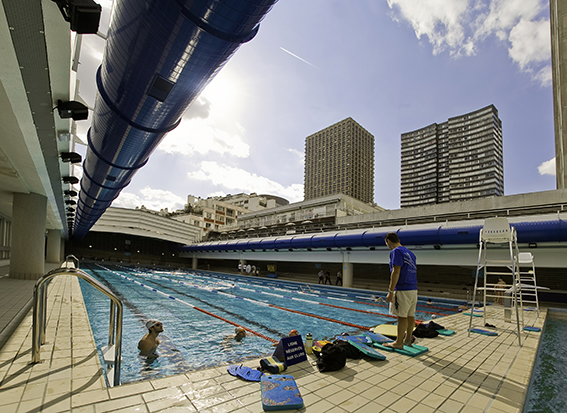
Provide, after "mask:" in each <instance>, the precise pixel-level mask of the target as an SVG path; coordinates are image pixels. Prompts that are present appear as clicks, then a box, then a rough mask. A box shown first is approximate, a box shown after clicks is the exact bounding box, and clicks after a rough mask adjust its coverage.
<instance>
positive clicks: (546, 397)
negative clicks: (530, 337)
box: [523, 308, 567, 413]
mask: <svg viewBox="0 0 567 413" xmlns="http://www.w3.org/2000/svg"><path fill="white" fill-rule="evenodd" d="M541 334H542V336H541V338H540V342H539V347H538V350H537V355H536V359H535V362H534V367H533V370H532V376H531V378H530V384H529V386H528V391H527V394H526V400H525V402H524V409H523V412H524V413H535V412H563V411H565V409H566V406H567V370H566V369H565V366H567V348H566V347H565V345H564V344H563V343H564V338H565V336H566V334H567V311H566V310H562V309H551V308H550V309H549V310H548V312H547V318H546V320H545V324H544V326H543V330H542V333H541Z"/></svg>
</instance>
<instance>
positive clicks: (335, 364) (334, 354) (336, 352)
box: [315, 344, 346, 372]
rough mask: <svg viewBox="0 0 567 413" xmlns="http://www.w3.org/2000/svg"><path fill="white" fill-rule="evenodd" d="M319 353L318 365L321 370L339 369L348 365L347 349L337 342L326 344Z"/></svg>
mask: <svg viewBox="0 0 567 413" xmlns="http://www.w3.org/2000/svg"><path fill="white" fill-rule="evenodd" d="M315 354H317V357H318V359H317V367H318V368H319V371H320V372H325V371H337V370H340V369H342V368H343V367H344V366H345V365H346V351H345V350H344V348H343V346H341V345H337V344H325V346H323V348H322V349H321V352H320V353H315Z"/></svg>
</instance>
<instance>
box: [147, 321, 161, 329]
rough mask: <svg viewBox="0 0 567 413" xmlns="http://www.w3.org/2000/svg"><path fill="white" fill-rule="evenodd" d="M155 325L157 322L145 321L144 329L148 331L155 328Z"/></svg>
mask: <svg viewBox="0 0 567 413" xmlns="http://www.w3.org/2000/svg"><path fill="white" fill-rule="evenodd" d="M157 323H159V320H148V321H146V327H147V329H148V330H149V329H150V328H152V327H153V326H155V325H156V324H157Z"/></svg>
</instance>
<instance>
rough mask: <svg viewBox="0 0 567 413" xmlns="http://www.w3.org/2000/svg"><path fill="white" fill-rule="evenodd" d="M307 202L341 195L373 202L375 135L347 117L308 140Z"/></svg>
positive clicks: (306, 143) (306, 148)
mask: <svg viewBox="0 0 567 413" xmlns="http://www.w3.org/2000/svg"><path fill="white" fill-rule="evenodd" d="M304 183H305V185H304V191H305V192H304V197H305V200H308V199H313V198H319V197H322V196H326V195H332V194H338V193H342V194H345V195H349V196H351V197H353V198H356V199H358V200H360V201H363V202H371V203H372V202H374V136H373V135H372V134H371V133H370V132H368V131H367V130H366V129H364V128H363V127H362V126H360V125H359V124H358V123H356V122H355V121H354V120H353V119H352V118H346V119H345V120H342V121H340V122H338V123H335V124H334V125H332V126H329V127H328V128H325V129H323V130H321V131H319V132H317V133H314V134H313V135H310V136H308V137H307V138H305V182H304Z"/></svg>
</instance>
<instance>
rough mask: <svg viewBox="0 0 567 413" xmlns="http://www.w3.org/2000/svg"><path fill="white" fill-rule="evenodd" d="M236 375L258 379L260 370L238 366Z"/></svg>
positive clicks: (252, 379) (260, 373) (247, 378)
mask: <svg viewBox="0 0 567 413" xmlns="http://www.w3.org/2000/svg"><path fill="white" fill-rule="evenodd" d="M236 375H237V376H238V377H240V378H241V379H244V380H247V381H260V377H262V372H261V371H259V370H256V369H251V368H250V367H246V366H240V367H239V368H238V370H237V371H236Z"/></svg>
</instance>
